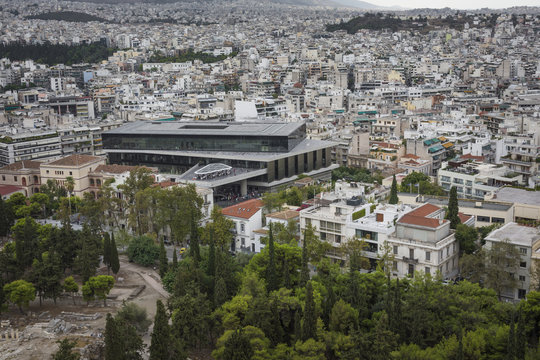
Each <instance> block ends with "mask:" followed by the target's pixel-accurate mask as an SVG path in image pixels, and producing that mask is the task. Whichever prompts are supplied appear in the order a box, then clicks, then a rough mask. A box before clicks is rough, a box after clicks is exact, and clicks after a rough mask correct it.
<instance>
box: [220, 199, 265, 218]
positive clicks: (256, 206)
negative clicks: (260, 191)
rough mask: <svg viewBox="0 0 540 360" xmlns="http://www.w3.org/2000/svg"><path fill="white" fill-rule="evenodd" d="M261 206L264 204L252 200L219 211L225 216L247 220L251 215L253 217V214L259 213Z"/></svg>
mask: <svg viewBox="0 0 540 360" xmlns="http://www.w3.org/2000/svg"><path fill="white" fill-rule="evenodd" d="M263 206H264V203H263V201H262V200H260V199H252V200H248V201H244V202H241V203H239V204H236V205H232V206H229V207H226V208H225V209H223V210H221V212H222V213H223V215H225V216H231V217H237V218H242V219H249V218H251V217H252V216H253V215H255V213H257V211H259V210H260V209H261V208H262V207H263Z"/></svg>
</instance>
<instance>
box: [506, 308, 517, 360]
mask: <svg viewBox="0 0 540 360" xmlns="http://www.w3.org/2000/svg"><path fill="white" fill-rule="evenodd" d="M515 330H516V323H515V320H514V313H512V315H510V329H509V331H508V345H507V348H506V359H508V360H514V359H515V358H516V335H515Z"/></svg>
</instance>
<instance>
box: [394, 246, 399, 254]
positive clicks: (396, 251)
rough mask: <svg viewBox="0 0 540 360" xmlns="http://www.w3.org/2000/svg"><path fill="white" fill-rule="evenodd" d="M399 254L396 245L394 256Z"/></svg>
mask: <svg viewBox="0 0 540 360" xmlns="http://www.w3.org/2000/svg"><path fill="white" fill-rule="evenodd" d="M397 253H398V247H397V246H396V245H394V255H397Z"/></svg>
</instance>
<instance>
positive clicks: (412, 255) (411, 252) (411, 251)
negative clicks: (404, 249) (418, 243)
mask: <svg viewBox="0 0 540 360" xmlns="http://www.w3.org/2000/svg"><path fill="white" fill-rule="evenodd" d="M409 258H410V259H414V249H409Z"/></svg>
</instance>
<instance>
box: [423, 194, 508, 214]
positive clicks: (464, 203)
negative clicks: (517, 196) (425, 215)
mask: <svg viewBox="0 0 540 360" xmlns="http://www.w3.org/2000/svg"><path fill="white" fill-rule="evenodd" d="M424 200H425V201H426V202H428V203H430V204H434V205H438V206H448V198H447V197H428V196H426V195H424ZM477 203H481V204H482V206H476V204H477ZM513 205H514V204H512V203H506V202H494V201H484V200H468V199H458V206H459V207H460V208H476V209H486V210H495V211H508V210H509V209H510V208H512V206H513Z"/></svg>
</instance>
